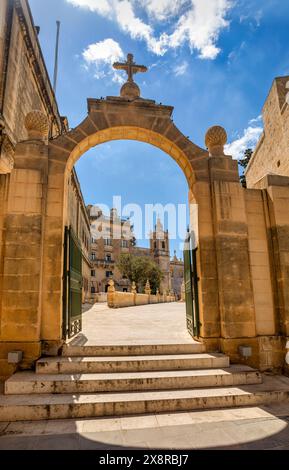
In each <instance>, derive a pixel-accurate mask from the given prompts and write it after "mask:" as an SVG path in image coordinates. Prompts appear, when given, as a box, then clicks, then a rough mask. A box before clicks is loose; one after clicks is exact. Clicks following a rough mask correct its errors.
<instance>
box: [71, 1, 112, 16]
mask: <svg viewBox="0 0 289 470" xmlns="http://www.w3.org/2000/svg"><path fill="white" fill-rule="evenodd" d="M67 2H68V3H71V4H72V5H73V6H74V7H79V8H86V9H87V10H90V11H95V12H96V13H99V14H100V15H105V16H106V15H109V13H110V6H111V5H110V0H67Z"/></svg>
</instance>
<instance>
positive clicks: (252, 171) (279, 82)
mask: <svg viewBox="0 0 289 470" xmlns="http://www.w3.org/2000/svg"><path fill="white" fill-rule="evenodd" d="M262 115H263V122H264V132H263V134H262V135H261V138H260V140H259V142H258V144H257V147H256V149H255V152H254V154H253V156H252V158H251V161H250V162H249V165H248V168H247V171H246V181H247V185H248V187H249V188H250V187H251V188H252V187H254V185H255V184H257V183H258V181H260V180H261V179H262V178H263V177H264V176H266V175H268V174H271V175H281V176H289V75H287V76H285V77H278V78H276V79H275V80H274V81H273V84H272V87H271V90H270V92H269V95H268V97H267V99H266V102H265V105H264V107H263V112H262Z"/></svg>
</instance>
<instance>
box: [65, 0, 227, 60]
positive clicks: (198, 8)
mask: <svg viewBox="0 0 289 470" xmlns="http://www.w3.org/2000/svg"><path fill="white" fill-rule="evenodd" d="M66 1H67V2H68V3H71V4H72V5H73V6H75V7H80V8H86V9H88V10H90V11H93V12H95V13H97V14H99V15H102V16H104V17H106V18H109V19H111V20H113V21H115V22H116V23H117V25H118V27H119V28H120V29H121V30H122V31H124V32H125V33H127V34H129V35H130V36H131V38H132V39H137V40H143V41H145V43H146V44H147V47H148V49H149V50H150V51H151V52H153V53H154V54H156V55H159V56H161V55H164V54H165V53H166V52H167V51H168V50H169V49H176V48H178V47H180V46H182V45H183V44H188V45H189V47H190V49H191V51H192V52H193V51H197V52H198V54H199V57H200V58H201V59H215V58H216V57H217V55H218V54H219V52H220V48H219V47H218V46H217V42H218V39H219V36H220V33H221V31H222V30H223V29H225V28H227V27H228V25H229V21H228V20H227V19H226V18H227V14H228V12H229V10H230V8H231V6H232V4H231V0H175V1H172V0H66ZM136 7H137V8H138V11H140V12H141V11H142V12H143V13H147V14H148V16H149V18H153V19H154V20H155V21H156V22H158V23H161V25H162V26H163V25H164V24H165V26H166V27H167V30H166V29H165V30H164V31H163V32H162V33H160V34H159V35H156V34H155V31H154V29H153V27H152V26H151V25H150V24H148V23H146V22H145V21H144V20H143V19H142V18H141V17H139V16H137V15H136V13H135V11H136Z"/></svg>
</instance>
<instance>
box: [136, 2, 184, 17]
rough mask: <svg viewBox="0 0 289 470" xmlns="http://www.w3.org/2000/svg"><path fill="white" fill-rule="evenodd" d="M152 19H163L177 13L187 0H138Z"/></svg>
mask: <svg viewBox="0 0 289 470" xmlns="http://www.w3.org/2000/svg"><path fill="white" fill-rule="evenodd" d="M140 3H141V5H142V7H143V8H144V9H145V10H146V11H147V13H148V14H149V16H150V17H151V18H152V19H155V20H158V21H163V20H167V19H168V18H170V17H172V16H173V15H176V14H178V13H179V11H180V9H181V8H182V7H183V6H184V5H185V4H186V3H188V0H140Z"/></svg>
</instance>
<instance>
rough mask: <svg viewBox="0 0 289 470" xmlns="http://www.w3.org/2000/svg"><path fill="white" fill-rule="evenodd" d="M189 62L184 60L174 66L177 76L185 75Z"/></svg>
mask: <svg viewBox="0 0 289 470" xmlns="http://www.w3.org/2000/svg"><path fill="white" fill-rule="evenodd" d="M188 67H189V64H188V62H187V61H184V62H183V63H182V64H179V65H176V66H175V67H174V68H173V71H174V74H175V76H176V77H180V76H181V75H185V73H186V71H187V70H188Z"/></svg>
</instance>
